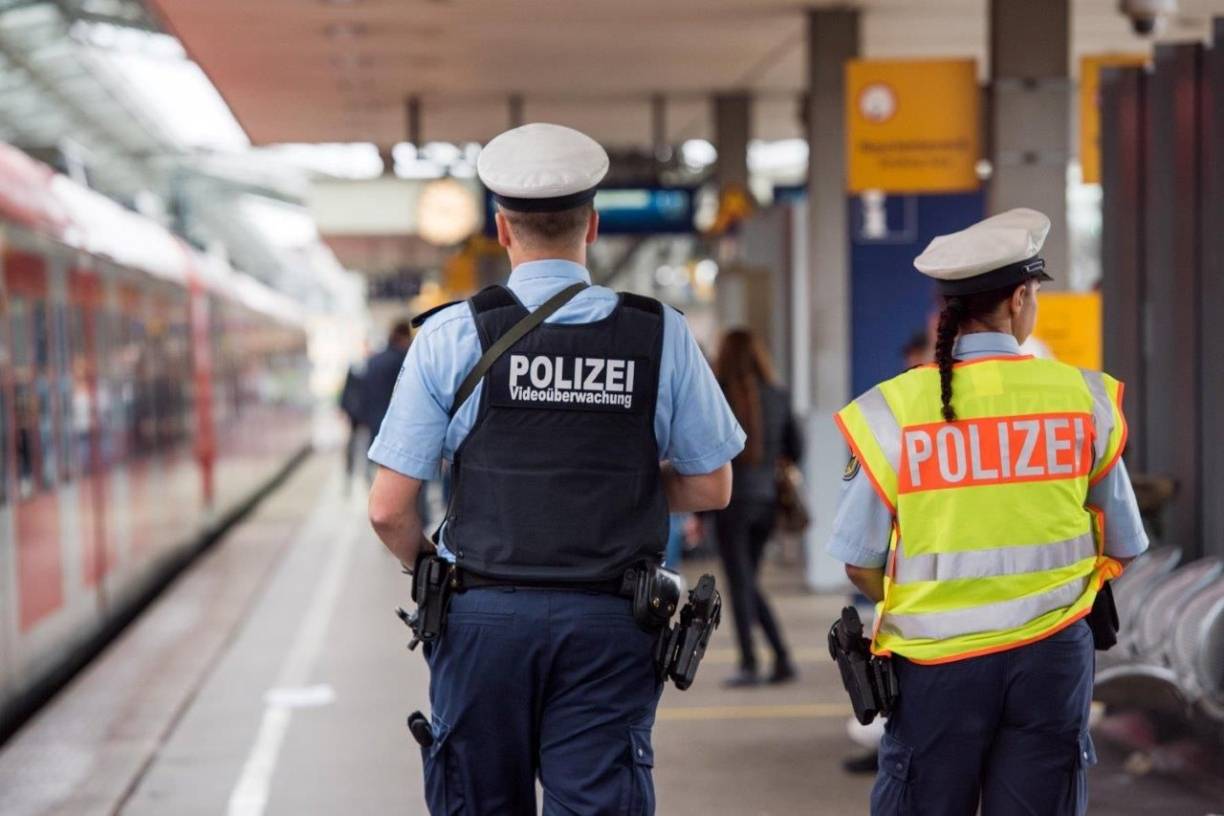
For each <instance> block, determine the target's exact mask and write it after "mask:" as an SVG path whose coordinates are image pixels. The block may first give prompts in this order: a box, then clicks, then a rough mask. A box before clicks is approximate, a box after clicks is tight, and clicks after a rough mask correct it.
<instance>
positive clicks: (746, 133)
mask: <svg viewBox="0 0 1224 816" xmlns="http://www.w3.org/2000/svg"><path fill="white" fill-rule="evenodd" d="M712 104H713V109H714V146H715V147H716V148H718V163H717V164H716V165H715V166H714V171H715V172H714V182H715V184H717V185H718V188H719V190H720V191H721V190H725V189H726V188H727V187H729V186H737V187H739V188H741V189H744V190H746V189H748V140H749V139H750V138H751V129H752V118H751V117H752V98H751V97H750V96H749V95H748V94H747V93H746V92H743V91H735V92H732V93H720V94H715V95H714V97H713V99H712ZM743 229H744V228H743V227H741V230H743ZM719 255H720V256H721V257H720V259H719V261H720V264H721V267H722V269H721V271H720V272H719V277H718V318H719V322H720V323H721V324H722V326H723V328H724V329H729V328H735V327H740V326H747V327H749V328H750V329H752V330H753V331H755V332H758V333H759V332H761V331H763V330H765V329H767V324H766V325H763V324H761V323H759V322H757V321H755V320H754V319H753V318H754V314H753V309H752V304H751V298H752V296H753V293H754V291H755V290H756V289H758V288H759V283H756V282H755V281H756V279H757V278H758V277H759V276H758V275H756V274H754V270H753V269H751V268H750V267H749V265H748V264H747V263H746V262H745V255H744V251H743V249H742V248H739V247H737V246H736V243H735V242H734V241H732V240H730V239H726V240H724V241H723V244H722V247H721V249H720V252H719Z"/></svg>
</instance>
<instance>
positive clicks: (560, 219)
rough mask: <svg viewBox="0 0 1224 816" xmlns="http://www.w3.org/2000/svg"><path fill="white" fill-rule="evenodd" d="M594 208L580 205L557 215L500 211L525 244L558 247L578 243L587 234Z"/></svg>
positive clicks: (588, 203)
mask: <svg viewBox="0 0 1224 816" xmlns="http://www.w3.org/2000/svg"><path fill="white" fill-rule="evenodd" d="M592 209H593V205H592V204H591V203H590V202H587V203H586V204H580V205H578V206H577V207H572V208H570V209H568V210H560V211H558V212H519V211H517V210H507V209H506V208H505V207H502V208H501V213H502V215H504V216H505V217H506V220H507V221H509V222H510V226H511V228H513V230H514V233H515V235H517V236H518V238H519V240H520V241H522V242H523V243H525V244H532V243H536V244H557V243H569V242H572V241H577V240H579V239H580V238H581V237H582V236H583V235H585V234H586V229H587V222H588V221H589V220H590V218H591V212H592Z"/></svg>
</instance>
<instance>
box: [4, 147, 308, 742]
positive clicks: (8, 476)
mask: <svg viewBox="0 0 1224 816" xmlns="http://www.w3.org/2000/svg"><path fill="white" fill-rule="evenodd" d="M310 408H311V404H310V396H309V384H308V361H307V357H306V334H305V331H304V329H303V325H302V318H301V317H300V315H299V313H298V311H297V309H296V307H295V306H294V305H293V304H292V303H291V302H290V301H288V300H287V299H285V298H283V297H282V296H280V295H278V294H276V293H275V292H273V291H272V290H270V289H268V288H267V287H264V286H263V285H261V284H259V283H258V282H256V281H255V280H254V279H252V278H249V277H246V276H243V275H240V274H238V273H235V272H234V271H233V270H231V269H230V268H229V267H228V266H226V265H225V264H223V263H221V262H219V261H217V260H215V259H211V258H206V257H204V256H202V255H200V254H199V253H196V252H194V251H193V250H192V249H191V248H190V247H189V246H188V245H187V244H185V243H184V242H183V241H182V240H181V239H179V238H177V237H176V236H174V235H172V234H171V233H170V232H168V231H167V230H165V229H164V228H162V227H161V226H160V225H158V224H156V223H155V222H153V221H150V220H148V219H145V218H143V217H141V216H139V215H136V214H134V213H131V212H129V211H127V210H125V209H123V208H122V207H120V206H119V205H118V204H115V203H114V202H112V201H110V200H109V199H106V198H104V197H102V196H100V195H98V194H96V193H94V192H92V191H90V190H88V189H86V188H84V187H81V186H79V185H76V184H74V183H73V182H72V181H70V180H68V179H67V178H65V177H63V176H60V175H57V174H55V173H53V172H52V171H51V170H50V169H49V168H47V167H45V166H44V165H41V164H39V163H37V162H35V161H33V160H32V159H30V158H28V157H27V156H25V155H24V154H23V153H21V152H20V151H18V150H16V149H14V148H12V147H9V146H7V145H3V144H0V732H3V730H4V726H5V724H6V723H7V722H11V721H12V719H13V715H14V714H15V713H17V712H18V711H19V710H20V709H21V708H22V707H23V706H24V705H25V704H26V703H28V701H29V700H30V699H32V698H33V697H34V696H37V694H38V692H39V690H40V686H42V685H43V684H45V682H46V681H47V680H48V678H51V677H53V676H54V675H55V674H56V673H57V672H59V671H61V670H63V668H64V667H65V666H67V665H70V664H71V662H72V660H73V659H74V657H75V656H76V655H79V654H80V653H81V650H82V648H83V647H85V646H86V645H88V644H90V643H91V642H93V641H94V640H95V639H96V638H97V637H98V636H99V635H100V634H101V633H102V632H104V631H106V629H107V628H108V626H110V625H111V624H112V623H113V622H114V621H115V620H116V619H118V618H119V617H120V616H122V615H123V614H125V613H126V612H127V611H128V610H129V609H130V607H131V604H132V603H133V602H134V601H135V600H136V599H137V598H139V597H141V596H142V595H144V594H145V593H147V592H148V591H149V590H150V589H151V588H152V587H154V586H155V585H156V584H157V582H159V581H160V580H164V576H165V575H166V574H167V571H168V570H169V569H171V568H172V567H173V566H175V565H176V564H181V563H182V562H183V560H184V559H186V558H188V557H189V556H190V554H191V553H192V552H193V551H194V549H195V546H196V544H197V542H199V541H200V540H201V538H202V537H203V536H204V535H206V534H207V532H208V531H209V530H210V529H211V528H213V527H214V526H215V525H216V524H218V523H219V522H220V520H221V519H223V518H225V516H226V515H228V513H229V512H230V511H231V510H232V509H234V508H236V507H238V506H241V505H242V504H243V503H244V502H246V501H247V500H248V499H249V497H250V496H251V495H253V494H254V493H255V492H256V491H257V490H259V489H260V488H261V487H262V486H264V485H265V484H267V482H268V481H269V480H270V479H271V478H273V477H274V476H275V475H276V474H277V473H279V472H280V471H281V470H282V469H283V468H284V466H285V465H286V463H287V462H289V461H290V460H291V459H292V458H293V457H294V456H296V455H297V454H298V453H299V452H300V451H302V450H303V449H304V448H305V446H306V445H308V444H309V439H310Z"/></svg>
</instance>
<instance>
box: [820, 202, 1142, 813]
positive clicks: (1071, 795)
mask: <svg viewBox="0 0 1224 816" xmlns="http://www.w3.org/2000/svg"><path fill="white" fill-rule="evenodd" d="M1049 228H1050V221H1049V219H1048V218H1046V217H1045V216H1044V215H1042V214H1041V213H1038V212H1034V211H1033V210H1025V209H1020V210H1013V211H1011V212H1007V213H1004V214H1002V215H998V216H995V217H993V218H989V219H987V220H985V221H983V222H981V223H979V224H975V225H974V226H972V227H969V228H968V229H965V230H963V231H961V232H958V233H955V234H952V235H946V236H940V237H938V238H936V239H935V240H934V241H932V242H931V244H930V246H929V247H927V249H926V251H925V252H924V253H923V254H922V255H921V256H919V258H918V259H917V260H916V261H915V266H916V267H917V268H918V270H919V271H921V272H922V273H924V274H926V275H928V276H930V277H932V278H934V279H936V280H937V281H938V284H939V288H940V292H941V294H942V295H943V296H944V307H943V311H942V313H941V314H940V319H939V329H938V339H937V343H936V364H935V365H934V366H924V367H919V368H916V369H912V370H910V371H908V372H906V373H905V374H902V375H901V376H899V377H896V378H895V379H892V380H889V381H888V382H885V383H881V384H880V385H878V386H876V387H875V388H873V389H871V390H870V391H868V392H867V393H866V394H863V395H862V396H861V397H859V398H858V399H856V400H855V401H854V402H853V403H851V404H850V405H848V406H847V407H846V408H844V409H843V410H842V411H841V412H840V413H839V414H838V415H837V423H838V426H839V427H840V428H841V430H842V433H843V434H844V435H845V437H846V440H847V442H848V443H849V444H850V447H851V449H852V450H853V453H854V459H853V460H852V462H851V465H850V466H849V467H848V468H847V470H846V484H845V487H844V492H843V496H842V502H841V506H840V507H839V510H838V515H837V518H836V520H835V522H834V533H833V538H832V540H831V542H830V544H829V551H830V553H831V554H832V555H834V556H835V557H837V558H838V559H839V560H841V561H843V562H845V563H846V572H847V574H848V576H849V577H850V579H851V580H852V581H853V582H854V583H855V585H856V586H858V587H859V588H860V589H861V590H862V591H863V592H864V593H866V594H867V595H868V596H869V597H871V598H872V599H873V600H875V601H877V602H878V603H879V605H878V608H877V616H876V626H875V632H874V637H873V641H872V650H873V651H874V652H875V653H876V654H879V655H892V657H893V661H894V664H895V667H896V672H897V675H898V678H899V682H900V687H901V697H900V700H899V702H898V703H897V706H896V710H895V712H894V713H893V716H892V717H891V718H890V719H889V721H888V726H887V732H886V735H885V737H884V740H883V742H882V744H881V747H880V771H879V775H878V777H877V779H876V784H875V788H874V790H873V792H872V812H873V813H874V814H899V813H906V814H912V813H920V814H927V813H929V814H941V816H942V815H943V814H973V813H975V812H977V809H978V807H979V806H980V807H981V812H982V813H983V814H985V815H986V816H991V814H1012V813H1024V814H1029V813H1040V814H1078V813H1082V812H1083V811H1084V809H1085V807H1086V800H1087V794H1086V787H1085V773H1086V770H1087V767H1088V766H1089V765H1090V764H1092V762H1094V760H1095V755H1094V752H1093V748H1092V743H1091V739H1090V737H1089V735H1088V732H1087V727H1088V725H1087V723H1088V709H1089V704H1090V702H1091V696H1092V680H1093V651H1092V648H1093V647H1092V636H1091V632H1090V631H1089V629H1088V627H1087V624H1086V623H1085V622H1084V621H1083V618H1084V616H1085V615H1086V614H1087V613H1088V612H1089V611H1090V609H1091V607H1092V604H1093V601H1094V599H1095V597H1096V594H1097V591H1098V589H1099V587H1100V586H1101V584H1102V582H1103V581H1105V580H1107V579H1109V578H1112V577H1114V576H1116V575H1117V574H1119V573H1120V572H1121V570H1122V566H1123V564H1124V563H1125V562H1126V561H1128V560H1129V559H1130V558H1133V557H1134V556H1136V555H1138V554H1139V553H1140V552H1142V551H1143V550H1144V549H1145V548H1146V546H1147V538H1146V536H1145V535H1144V532H1143V528H1142V524H1141V523H1140V521H1139V517H1138V510H1137V507H1136V505H1135V500H1134V494H1133V491H1132V489H1131V486H1130V481H1129V478H1128V476H1127V474H1126V469H1125V467H1124V465H1123V464H1122V462H1121V459H1120V456H1121V453H1122V448H1123V445H1124V443H1125V441H1126V424H1125V420H1124V418H1123V416H1122V410H1121V400H1122V385H1121V383H1119V382H1117V381H1116V380H1114V379H1112V378H1110V377H1109V376H1107V375H1104V374H1101V373H1099V372H1093V371H1080V370H1079V369H1076V368H1073V367H1071V366H1068V365H1064V364H1062V363H1058V362H1054V361H1051V360H1040V359H1034V358H1032V357H1029V356H1025V355H1023V354H1021V353H1020V343H1022V342H1023V341H1024V340H1025V339H1026V338H1027V337H1028V336H1029V334H1030V333H1031V332H1032V330H1033V325H1034V323H1035V321H1036V314H1037V302H1036V298H1037V291H1038V290H1039V289H1040V287H1041V282H1042V281H1043V280H1050V278H1049V276H1048V275H1046V274H1045V263H1044V261H1043V260H1042V259H1041V257H1040V256H1039V253H1040V251H1041V246H1042V244H1043V242H1044V241H1045V236H1046V234H1047V233H1048V231H1049Z"/></svg>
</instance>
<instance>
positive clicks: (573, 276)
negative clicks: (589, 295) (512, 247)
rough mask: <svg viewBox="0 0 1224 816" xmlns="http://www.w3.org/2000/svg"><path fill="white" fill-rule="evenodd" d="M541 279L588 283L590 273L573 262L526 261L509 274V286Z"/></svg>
mask: <svg viewBox="0 0 1224 816" xmlns="http://www.w3.org/2000/svg"><path fill="white" fill-rule="evenodd" d="M542 278H560V279H562V280H567V281H572V282H573V283H578V282H579V281H581V282H582V283H590V282H591V273H590V272H588V271H587V270H586V268H585V267H583V266H581V265H579V264H576V263H574V262H573V261H562V260H558V259H550V260H544V261H527V262H526V263H521V264H519V265H518V266H516V267H514V271H513V272H511V273H510V280H509V281H508V283H509V285H510V286H515V285H517V284H523V283H527V282H528V281H536V280H540V279H542Z"/></svg>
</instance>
